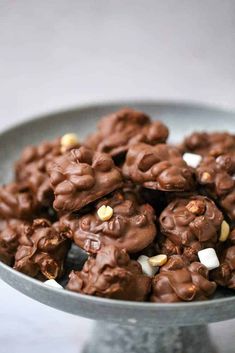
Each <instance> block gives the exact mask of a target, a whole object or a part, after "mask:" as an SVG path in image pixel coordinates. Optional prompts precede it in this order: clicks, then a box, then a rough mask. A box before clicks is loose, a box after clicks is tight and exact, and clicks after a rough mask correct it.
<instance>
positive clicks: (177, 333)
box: [84, 321, 216, 353]
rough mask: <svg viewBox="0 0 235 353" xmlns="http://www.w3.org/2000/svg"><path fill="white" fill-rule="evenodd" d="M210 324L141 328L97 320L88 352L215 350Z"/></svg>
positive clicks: (200, 352)
mask: <svg viewBox="0 0 235 353" xmlns="http://www.w3.org/2000/svg"><path fill="white" fill-rule="evenodd" d="M215 352H216V351H215V349H214V348H213V345H212V343H211V342H210V339H209V335H208V330H207V326H206V325H205V326H204V325H202V326H185V327H158V326H156V327H141V326H140V325H136V326H135V325H131V326H120V325H116V324H110V323H104V322H101V321H100V322H97V323H96V326H95V328H94V332H93V335H92V336H91V341H90V342H89V344H88V345H87V347H86V348H85V351H84V353H215Z"/></svg>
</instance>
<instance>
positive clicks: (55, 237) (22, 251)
mask: <svg viewBox="0 0 235 353" xmlns="http://www.w3.org/2000/svg"><path fill="white" fill-rule="evenodd" d="M68 248H69V240H68V239H67V238H66V237H65V236H64V235H63V234H62V233H60V232H58V231H57V230H56V228H55V227H53V225H52V224H51V223H50V222H49V221H47V220H45V219H35V220H34V221H33V223H32V225H25V226H24V227H23V229H22V234H21V237H20V240H19V246H18V247H17V251H16V254H15V263H14V268H15V269H16V270H18V271H20V272H23V273H25V274H27V275H29V276H31V277H36V278H45V279H55V278H59V277H60V276H61V275H62V273H63V264H64V259H65V256H66V254H67V252H68Z"/></svg>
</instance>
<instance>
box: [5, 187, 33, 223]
mask: <svg viewBox="0 0 235 353" xmlns="http://www.w3.org/2000/svg"><path fill="white" fill-rule="evenodd" d="M39 211H40V205H39V203H38V202H37V200H36V198H35V196H34V193H33V192H32V190H31V189H30V188H29V187H28V185H26V184H23V183H11V184H8V185H5V186H0V217H1V218H3V219H11V218H17V219H24V220H32V219H33V218H34V217H36V215H37V214H38V212H39Z"/></svg>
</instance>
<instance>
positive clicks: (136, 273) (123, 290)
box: [67, 245, 151, 301]
mask: <svg viewBox="0 0 235 353" xmlns="http://www.w3.org/2000/svg"><path fill="white" fill-rule="evenodd" d="M150 287H151V279H150V278H149V277H148V276H146V275H144V274H143V273H142V270H141V267H140V265H139V263H138V262H137V261H134V260H131V259H130V257H129V255H128V254H127V252H126V251H125V250H124V249H122V250H120V249H119V248H117V247H115V246H114V245H107V246H104V247H102V249H101V250H100V251H99V252H98V253H97V255H96V257H90V258H89V259H88V260H87V262H86V263H85V265H84V267H83V269H82V270H81V271H72V272H71V273H70V275H69V282H68V284H67V289H69V290H71V291H74V292H78V293H83V294H88V295H93V296H98V297H104V298H111V299H122V300H133V301H143V300H145V299H146V298H147V295H148V293H149V292H150Z"/></svg>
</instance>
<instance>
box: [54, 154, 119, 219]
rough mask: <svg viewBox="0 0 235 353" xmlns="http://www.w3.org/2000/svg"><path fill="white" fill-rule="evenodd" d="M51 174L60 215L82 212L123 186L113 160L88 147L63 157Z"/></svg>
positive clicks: (55, 164) (58, 160)
mask: <svg viewBox="0 0 235 353" xmlns="http://www.w3.org/2000/svg"><path fill="white" fill-rule="evenodd" d="M49 172H50V180H51V184H52V187H53V189H54V194H55V201H54V204H53V205H54V208H55V209H56V210H57V211H66V212H73V211H77V210H80V209H81V208H82V207H84V206H86V205H87V204H89V203H91V202H93V201H96V200H97V199H99V198H100V197H102V196H105V195H107V194H109V193H110V192H112V191H114V190H116V189H118V188H119V187H121V186H122V175H121V173H120V172H119V170H118V169H117V168H116V167H115V165H114V163H113V161H112V159H111V157H110V156H108V155H107V154H105V153H98V152H94V151H92V150H91V149H88V148H86V147H80V148H79V149H74V150H72V151H70V152H68V153H67V154H65V155H64V156H61V157H59V158H58V159H57V160H56V162H55V163H54V164H53V165H52V166H51V168H50V169H49Z"/></svg>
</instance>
